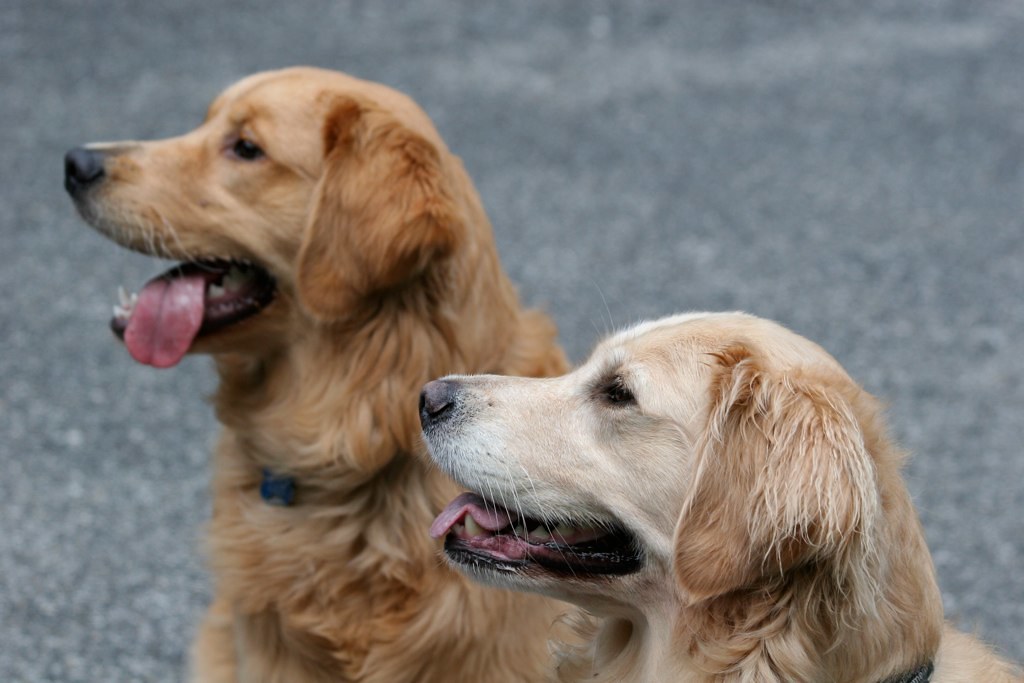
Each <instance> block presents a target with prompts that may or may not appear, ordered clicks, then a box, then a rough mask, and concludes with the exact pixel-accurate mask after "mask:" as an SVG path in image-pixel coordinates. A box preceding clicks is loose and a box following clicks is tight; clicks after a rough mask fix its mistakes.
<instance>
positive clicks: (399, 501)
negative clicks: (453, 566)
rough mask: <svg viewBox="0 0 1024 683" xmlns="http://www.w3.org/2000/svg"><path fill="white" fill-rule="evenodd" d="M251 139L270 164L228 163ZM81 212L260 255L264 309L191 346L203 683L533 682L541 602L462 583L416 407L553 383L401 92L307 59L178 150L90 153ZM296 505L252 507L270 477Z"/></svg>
mask: <svg viewBox="0 0 1024 683" xmlns="http://www.w3.org/2000/svg"><path fill="white" fill-rule="evenodd" d="M243 138H244V139H245V140H249V141H251V142H252V143H253V144H256V145H258V146H259V148H260V149H262V150H263V152H264V153H265V156H264V157H262V158H260V159H257V160H251V161H246V160H244V159H239V158H236V157H233V156H232V154H231V150H232V145H233V144H236V143H237V141H238V140H239V139H243ZM89 149H91V150H94V151H98V152H100V153H103V154H104V155H105V161H104V164H105V174H106V175H105V178H104V180H103V183H102V184H101V185H100V186H99V187H97V188H95V189H92V190H90V191H89V193H88V194H87V195H85V196H83V197H81V198H78V206H79V210H80V212H81V213H82V214H83V216H84V217H85V218H86V219H87V220H88V221H89V222H90V223H92V224H93V225H94V226H95V227H96V228H97V229H99V230H100V231H102V232H104V233H106V234H107V235H108V236H110V237H111V238H112V239H114V240H116V241H117V242H119V243H120V244H122V245H124V246H126V247H129V248H132V249H135V250H139V251H142V252H145V253H149V254H153V255H157V256H163V257H169V258H174V259H182V260H195V259H200V258H209V257H220V258H226V259H246V260H250V261H253V262H255V263H257V264H260V265H262V266H263V267H264V268H266V269H267V270H268V271H269V272H270V273H272V274H273V276H274V277H275V278H276V280H277V294H276V298H275V300H274V302H273V303H272V304H271V305H270V306H269V307H268V308H266V309H265V310H263V311H262V312H261V313H260V314H258V315H257V316H256V317H253V318H250V319H248V320H245V321H243V322H241V323H238V324H235V325H233V326H231V327H229V328H226V329H224V330H222V331H220V332H216V333H213V334H211V335H206V336H201V337H199V338H198V339H197V340H196V341H195V343H194V346H193V347H192V351H193V352H207V353H212V354H214V357H215V359H216V367H217V372H218V374H219V376H220V385H219V388H218V389H217V392H216V396H215V398H214V405H215V407H216V412H217V416H218V418H219V419H220V421H221V422H222V423H223V426H224V429H223V432H222V434H221V437H220V440H219V444H218V446H217V449H216V454H215V457H214V479H213V519H212V521H211V523H210V529H209V556H210V562H211V564H212V567H213V571H214V576H215V586H214V590H215V601H214V604H213V606H212V607H211V609H210V611H209V614H208V616H207V617H206V619H205V621H204V622H203V624H202V626H201V630H200V633H199V636H198V638H197V640H196V643H195V646H194V653H193V654H194V656H193V676H192V677H193V680H194V681H203V682H212V681H236V680H237V681H261V682H262V681H266V682H273V681H278V682H281V683H302V682H306V681H324V682H327V681H331V682H333V683H337V682H338V681H365V682H371V681H377V682H381V683H396V682H401V681H417V682H429V681H437V682H442V681H443V682H444V683H451V682H458V681H466V682H472V683H479V682H480V681H495V682H502V681H509V682H511V681H534V680H537V679H538V677H539V676H540V673H539V672H540V671H542V670H544V669H545V668H548V667H549V659H550V657H549V653H548V650H547V645H546V636H547V634H548V632H549V627H550V625H551V624H552V622H553V620H554V619H555V617H556V615H557V614H558V612H559V611H560V610H559V609H558V608H557V606H556V605H555V603H553V602H552V601H547V600H543V599H540V598H538V597H536V596H529V595H517V594H512V593H506V592H503V591H495V590H489V589H485V588H481V587H479V586H476V585H475V584H473V583H472V582H470V581H468V580H467V579H465V578H463V577H462V576H460V575H458V574H456V573H455V572H452V571H450V570H449V569H448V568H447V567H445V566H444V565H443V563H442V562H441V561H440V560H439V558H438V557H437V547H436V545H435V544H434V543H432V542H431V541H430V539H429V538H428V536H427V534H426V531H425V529H426V527H427V525H428V524H429V522H430V520H431V519H432V517H433V515H434V514H435V513H436V512H437V510H438V509H439V508H440V506H441V505H442V503H443V502H444V501H445V499H446V498H448V497H450V496H451V495H452V492H453V488H452V484H451V483H450V482H449V481H448V480H446V479H445V478H444V477H443V476H442V475H441V474H440V473H439V472H438V471H437V470H436V468H432V467H431V466H430V465H429V464H428V463H427V462H425V461H423V460H422V456H420V457H417V453H418V451H419V450H420V448H421V446H420V436H419V422H418V418H417V414H416V395H417V393H418V391H419V387H420V386H421V385H422V384H423V382H425V381H426V380H428V379H429V378H431V377H435V376H438V375H443V374H445V373H449V372H467V373H472V372H496V373H509V374H520V375H533V376H541V375H550V374H556V373H558V372H561V371H563V370H564V369H565V359H564V356H563V354H562V352H561V351H560V349H559V348H558V347H557V345H556V341H555V329H554V326H553V324H552V323H551V322H550V321H549V320H548V318H547V317H546V316H544V315H543V314H541V313H539V312H536V311H526V310H523V309H522V308H521V307H520V305H519V303H518V300H517V295H516V293H515V291H514V288H513V287H512V285H511V283H510V282H509V281H508V279H507V277H506V276H505V274H504V273H503V271H502V270H501V267H500V264H499V261H498V257H497V253H496V250H495V245H494V243H493V237H492V234H491V229H490V224H489V222H488V220H487V217H486V215H485V213H484V211H483V208H482V207H481V204H480V201H479V198H478V196H477V194H476V191H475V189H474V187H473V184H472V183H471V181H470V179H469V177H468V176H467V175H466V172H465V171H464V169H463V167H462V164H461V162H460V161H459V159H458V158H457V157H455V156H454V155H452V154H451V153H450V152H449V151H448V149H447V148H446V147H445V144H444V142H443V141H442V140H441V138H440V136H439V135H438V133H437V131H436V130H435V129H434V127H433V125H432V124H431V122H430V120H429V119H428V118H427V116H426V115H425V114H424V113H423V112H422V111H421V110H420V109H419V108H418V107H417V106H416V105H415V104H414V103H413V102H412V100H410V99H409V98H408V97H406V96H405V95H403V94H401V93H398V92H396V91H394V90H391V89H389V88H386V87H384V86H382V85H378V84H375V83H369V82H365V81H361V80H357V79H355V78H351V77H349V76H346V75H344V74H340V73H336V72H329V71H323V70H318V69H310V68H295V69H287V70H282V71H275V72H267V73H261V74H257V75H254V76H251V77H249V78H246V79H244V80H242V81H240V82H238V83H236V84H234V85H232V86H231V87H230V88H228V89H227V90H226V91H225V92H223V93H222V94H221V95H220V96H219V97H218V98H217V99H216V101H214V103H213V104H212V106H211V107H210V109H209V113H208V115H207V117H206V120H205V122H204V123H203V124H202V125H201V126H200V127H199V128H197V129H195V130H194V131H192V132H190V133H188V134H186V135H183V136H181V137H178V138H173V139H168V140H159V141H152V142H121V143H110V144H105V145H93V146H90V147H89ZM263 468H269V469H270V470H272V471H273V472H275V473H277V474H280V475H289V476H291V477H294V478H295V480H296V482H297V500H296V503H295V504H294V505H293V506H291V507H277V506H271V505H268V504H266V503H265V502H264V501H263V500H261V499H260V496H259V494H258V488H259V485H260V481H261V471H262V469H263Z"/></svg>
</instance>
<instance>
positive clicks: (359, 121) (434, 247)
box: [296, 97, 463, 321]
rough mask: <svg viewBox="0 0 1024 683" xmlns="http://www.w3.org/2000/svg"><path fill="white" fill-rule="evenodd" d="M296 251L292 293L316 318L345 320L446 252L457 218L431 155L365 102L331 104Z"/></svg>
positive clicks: (426, 145) (421, 141)
mask: <svg viewBox="0 0 1024 683" xmlns="http://www.w3.org/2000/svg"><path fill="white" fill-rule="evenodd" d="M323 137H324V147H325V160H324V170H323V174H322V176H321V178H320V181H319V184H318V186H317V188H316V191H315V193H314V197H313V200H312V203H311V209H310V215H309V220H308V223H307V225H306V230H305V234H304V236H303V242H302V245H301V247H300V249H299V254H298V262H297V275H296V287H297V290H298V295H299V299H300V301H301V302H302V304H303V305H304V306H305V308H306V310H307V311H308V312H309V313H310V314H312V315H313V316H314V317H316V318H319V319H321V320H325V321H329V320H336V319H339V318H342V317H344V316H345V315H346V314H347V313H350V312H352V311H353V309H355V308H357V307H358V306H359V305H360V303H363V302H365V301H366V300H367V299H368V298H370V297H373V296H375V295H379V294H382V293H384V292H386V291H387V290H392V289H396V288H399V287H401V286H403V285H405V284H407V283H408V282H410V281H411V280H413V279H414V278H416V277H418V276H419V275H421V274H422V273H423V272H424V270H425V269H426V268H427V267H428V265H429V264H430V263H431V262H432V261H434V260H436V259H438V258H442V257H444V256H447V255H448V254H449V253H451V251H452V250H453V249H454V247H455V244H456V242H457V240H458V238H459V236H460V235H461V234H462V232H463V226H462V223H461V218H460V217H459V213H458V211H457V209H456V206H455V203H454V200H453V198H452V196H451V192H450V188H449V187H448V183H447V181H446V180H445V177H444V172H443V169H442V167H441V156H440V153H439V152H438V150H437V149H436V148H435V147H434V145H432V144H431V143H430V142H429V141H427V140H426V139H425V138H423V137H422V136H420V135H418V134H416V133H414V132H412V131H411V130H409V129H408V128H406V127H405V126H403V125H402V124H401V123H399V122H398V120H397V119H395V118H394V116H392V115H391V114H389V113H388V112H386V111H383V110H381V109H379V108H377V107H376V106H375V105H373V104H372V103H370V102H367V101H360V100H357V99H355V98H350V97H342V98H339V99H338V100H337V101H336V102H335V104H334V107H333V109H332V111H331V114H330V116H328V118H327V121H326V123H325V124H324V131H323Z"/></svg>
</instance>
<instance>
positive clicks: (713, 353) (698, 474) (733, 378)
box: [420, 314, 1019, 683]
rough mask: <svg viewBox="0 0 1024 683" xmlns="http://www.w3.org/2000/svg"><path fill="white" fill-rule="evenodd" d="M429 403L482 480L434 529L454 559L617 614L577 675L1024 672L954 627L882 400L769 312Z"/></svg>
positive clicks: (615, 342) (811, 677)
mask: <svg viewBox="0 0 1024 683" xmlns="http://www.w3.org/2000/svg"><path fill="white" fill-rule="evenodd" d="M420 407H421V413H420V417H421V420H422V422H423V425H424V434H425V436H426V438H427V442H428V446H429V449H430V452H431V454H432V457H433V459H434V461H435V462H437V464H438V465H439V466H440V467H441V469H443V470H444V471H445V472H447V473H448V474H450V475H452V476H453V477H454V478H455V479H456V480H457V481H458V482H459V483H461V484H462V485H463V486H465V487H467V488H469V489H471V490H472V491H473V493H470V494H464V495H462V496H460V497H459V498H457V499H456V500H455V501H454V502H453V503H452V504H451V505H450V506H448V508H446V509H445V511H444V512H443V513H442V514H441V515H440V516H439V517H438V518H437V519H436V521H435V523H434V525H433V527H432V529H431V531H432V533H433V534H434V535H435V536H445V537H446V540H445V550H446V553H447V556H448V559H449V561H450V562H451V563H452V564H453V565H455V566H456V567H458V568H460V569H462V570H463V571H465V572H466V573H467V574H469V575H470V576H472V577H474V578H476V579H478V580H480V581H483V582H485V583H488V584H493V585H497V586H503V587H507V588H515V589H520V590H529V591H534V592H537V593H541V594H545V595H548V596H553V597H557V598H560V599H565V600H568V601H571V602H574V603H577V604H579V605H582V606H584V607H586V608H587V609H588V610H590V611H592V612H593V613H595V614H597V615H600V616H601V617H603V619H602V620H601V622H600V623H599V625H594V627H593V632H592V633H591V635H592V639H591V644H590V646H589V648H585V649H580V650H576V651H574V652H568V653H566V654H565V656H564V658H563V660H562V662H561V665H560V667H559V669H558V672H557V674H556V678H557V679H559V680H565V681H643V682H657V683H661V682H668V681H694V682H696V681H742V682H744V683H754V682H761V683H767V682H776V681H777V682H782V681H802V682H813V683H877V682H880V681H887V682H892V683H895V682H897V681H898V682H901V683H903V682H907V683H909V682H910V681H914V683H922V682H923V681H927V680H931V681H933V682H934V683H941V682H950V681H957V682H968V681H971V682H977V683H980V682H982V681H984V682H986V683H993V682H995V681H1010V680H1019V678H1016V676H1019V673H1013V672H1012V669H1011V667H1010V665H1008V664H1007V663H1005V662H1003V661H1001V660H999V659H998V658H996V657H995V656H994V655H993V654H992V653H991V652H990V651H989V650H988V649H987V648H986V647H985V646H984V645H982V644H981V643H980V642H978V641H976V640H975V639H973V638H971V637H969V636H966V635H963V634H960V633H957V632H956V631H954V630H952V629H951V628H950V627H948V626H947V625H945V624H944V623H943V616H942V605H941V601H940V596H939V591H938V588H937V586H936V582H935V573H934V570H933V567H932V561H931V557H930V555H929V553H928V549H927V547H926V546H925V540H924V536H923V534H922V530H921V526H920V524H919V522H918V519H917V515H916V513H915V512H914V509H913V506H912V504H911V500H910V497H909V495H908V493H907V489H906V487H905V486H904V484H903V481H902V479H901V476H900V468H901V465H902V463H903V454H902V453H901V452H900V451H899V450H898V449H897V448H896V447H895V446H894V445H893V444H892V442H891V441H889V439H888V437H887V436H886V433H885V427H884V425H883V422H882V418H881V415H880V414H879V408H878V405H877V404H876V402H875V400H874V399H872V397H871V396H869V395H868V394H867V393H865V392H864V391H863V390H862V389H861V388H860V387H859V386H858V385H857V384H856V383H854V382H853V380H851V379H850V378H849V376H847V374H846V373H845V372H844V371H843V369H842V368H841V367H840V366H839V364H838V363H837V362H836V361H835V360H834V359H833V358H832V357H830V356H829V355H828V354H827V353H825V351H823V350H822V349H821V348H820V347H818V346H817V345H815V344H813V343H811V342H809V341H807V340H806V339H803V338H801V337H799V336H797V335H796V334H794V333H792V332H789V331H787V330H786V329H784V328H782V327H780V326H778V325H776V324H774V323H771V322H768V321H765V320H760V319H757V318H754V317H750V316H747V315H743V314H690V315H680V316H676V317H670V318H667V319H664V320H660V321H657V322H651V323H646V324H641V325H639V326H637V327H634V328H633V329H630V330H627V331H625V332H622V333H620V334H617V335H615V336H613V337H611V338H610V339H608V340H607V341H605V342H603V343H602V344H601V345H600V346H599V347H598V348H597V350H596V351H595V352H594V354H593V355H592V356H591V358H590V360H588V361H587V362H586V363H585V364H584V365H583V366H582V367H580V368H579V369H577V370H575V371H574V372H572V373H570V374H568V375H565V376H563V377H558V378H553V379H521V378H507V377H494V376H476V377H459V376H455V377H449V378H446V379H443V380H439V381H435V382H431V383H430V384H428V385H426V387H425V388H424V391H423V394H422V395H421V406H420Z"/></svg>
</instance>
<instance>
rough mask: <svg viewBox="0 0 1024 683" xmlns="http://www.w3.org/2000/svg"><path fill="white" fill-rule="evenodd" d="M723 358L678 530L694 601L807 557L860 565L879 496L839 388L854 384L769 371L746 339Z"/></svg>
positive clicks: (680, 566) (679, 569)
mask: <svg viewBox="0 0 1024 683" xmlns="http://www.w3.org/2000/svg"><path fill="white" fill-rule="evenodd" d="M715 361H716V368H715V373H716V376H715V379H714V381H713V383H712V390H711V393H712V395H711V409H710V414H709V417H708V422H707V426H706V429H705V432H704V434H703V435H702V437H701V440H700V443H699V447H698V456H697V457H698V462H697V463H696V468H695V474H694V481H693V482H692V484H691V489H690V494H689V497H688V500H687V501H686V503H685V505H684V507H683V511H682V513H681V515H680V518H679V522H678V524H677V526H676V531H675V539H674V542H675V573H676V578H677V579H678V581H679V584H680V586H681V587H682V588H683V590H685V591H686V592H687V594H688V595H689V596H690V598H691V599H692V600H694V601H698V600H703V599H706V598H711V597H715V596H718V595H721V594H724V593H727V592H730V591H733V590H736V589H739V588H743V587H746V586H750V585H751V584H753V583H755V582H756V581H757V580H758V579H759V578H761V577H764V576H780V575H782V574H783V573H784V572H786V571H787V570H789V569H791V568H794V567H797V566H800V565H802V564H805V563H808V562H817V561H828V560H829V559H832V560H834V562H833V564H834V565H835V566H836V567H845V568H846V569H841V570H840V571H847V570H850V571H852V570H855V568H856V566H857V562H861V561H862V560H863V557H864V554H865V553H866V552H867V545H868V544H870V539H871V526H872V523H873V521H874V519H875V517H876V516H877V514H878V510H879V505H880V503H879V499H878V492H877V486H876V481H875V467H874V462H873V460H872V458H871V456H870V454H869V453H868V451H867V448H866V447H865V444H864V436H863V433H862V430H861V426H860V424H859V422H858V419H857V416H856V415H855V414H854V411H853V408H852V406H851V404H850V402H849V401H847V400H846V398H844V396H843V395H842V394H843V391H844V390H843V389H841V388H840V387H841V386H845V385H846V384H849V380H845V379H842V380H840V379H833V378H827V377H816V376H806V375H803V376H773V375H770V374H769V373H767V372H765V371H764V370H763V369H762V368H760V367H759V365H758V364H757V361H756V359H755V358H754V357H753V356H752V354H751V353H750V351H749V350H748V349H747V348H745V347H743V346H735V347H732V348H730V349H728V350H727V351H725V352H723V353H720V354H717V355H716V356H715ZM851 386H852V385H851Z"/></svg>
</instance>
